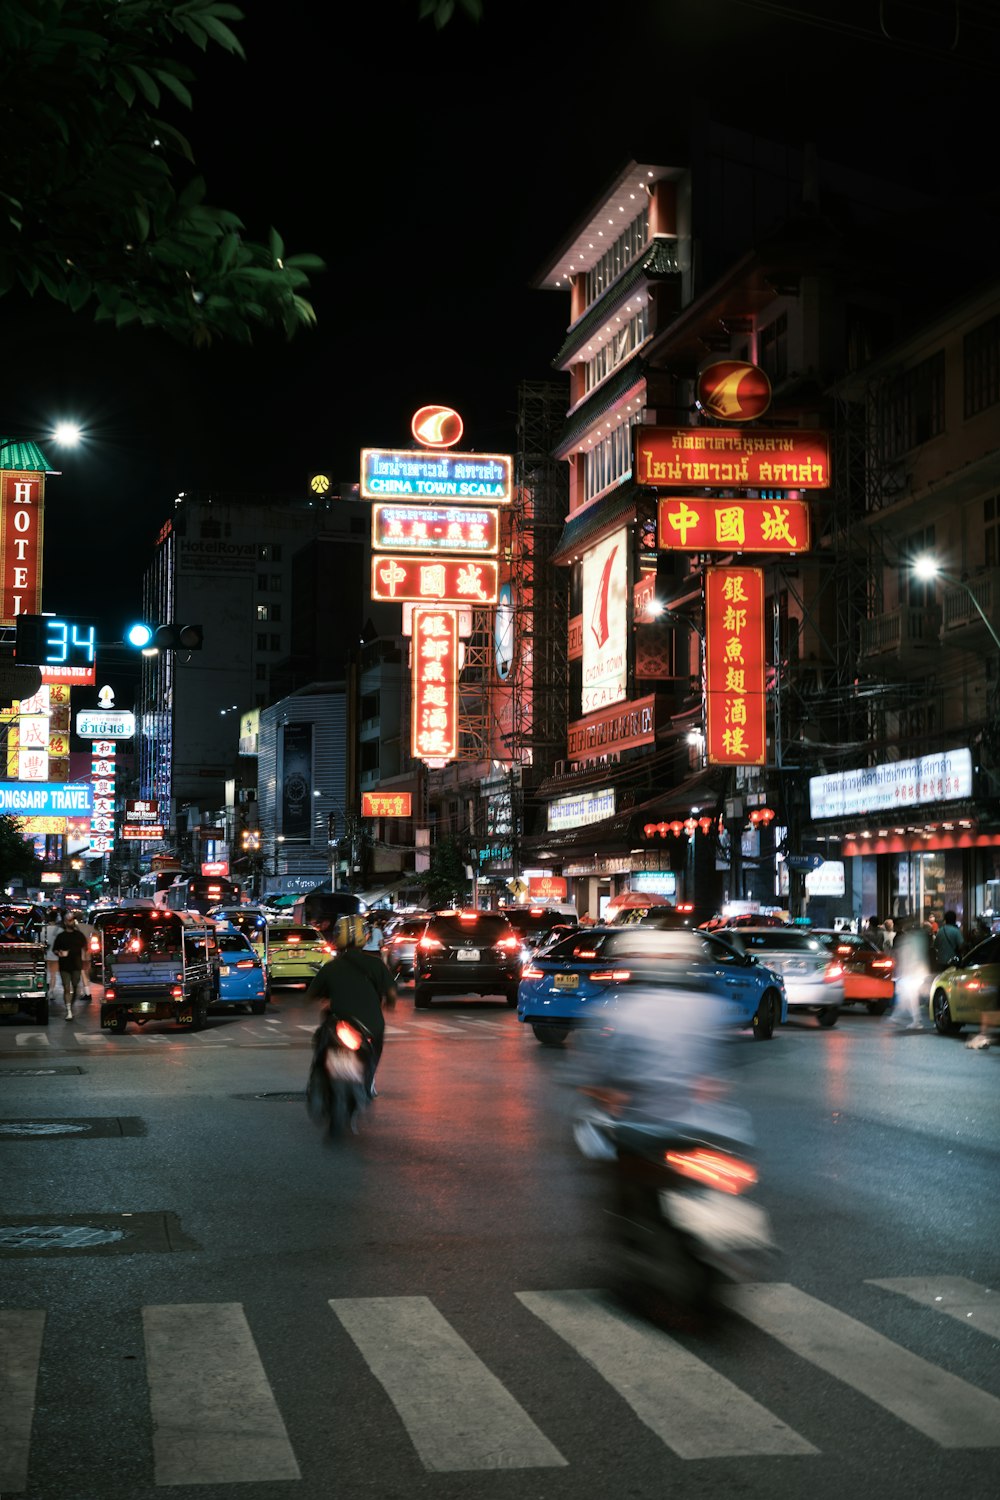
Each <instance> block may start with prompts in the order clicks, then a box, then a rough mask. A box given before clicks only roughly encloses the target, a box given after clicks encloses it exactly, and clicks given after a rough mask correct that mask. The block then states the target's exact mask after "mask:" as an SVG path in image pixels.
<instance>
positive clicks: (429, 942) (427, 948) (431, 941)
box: [417, 937, 444, 953]
mask: <svg viewBox="0 0 1000 1500" xmlns="http://www.w3.org/2000/svg"><path fill="white" fill-rule="evenodd" d="M417 947H418V948H422V949H423V951H424V952H425V953H430V952H431V951H432V950H435V949H440V948H443V947H444V943H442V942H441V940H440V939H439V938H432V937H422V938H421V939H420V942H419V943H418V944H417Z"/></svg>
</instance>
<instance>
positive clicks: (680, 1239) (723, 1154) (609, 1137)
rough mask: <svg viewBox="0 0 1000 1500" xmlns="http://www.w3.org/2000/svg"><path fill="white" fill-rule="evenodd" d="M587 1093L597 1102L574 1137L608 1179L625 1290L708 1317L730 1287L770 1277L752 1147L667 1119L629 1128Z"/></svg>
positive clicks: (769, 1239) (614, 1257) (766, 1224)
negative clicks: (755, 1193)
mask: <svg viewBox="0 0 1000 1500" xmlns="http://www.w3.org/2000/svg"><path fill="white" fill-rule="evenodd" d="M586 1092H587V1093H589V1094H590V1096H591V1099H592V1100H593V1101H594V1102H593V1103H592V1104H591V1105H590V1107H589V1108H587V1109H585V1110H583V1111H581V1112H580V1114H579V1115H578V1117H577V1119H576V1122H575V1125H574V1135H575V1138H576V1141H577V1145H578V1146H579V1148H580V1149H581V1150H582V1151H583V1153H584V1155H586V1156H588V1157H590V1158H591V1159H596V1160H598V1161H599V1162H600V1163H601V1170H602V1172H603V1173H604V1176H605V1184H604V1186H605V1188H606V1193H605V1206H604V1227H605V1230H606V1231H607V1233H608V1237H609V1240H610V1246H611V1271H612V1276H613V1279H614V1281H615V1282H616V1283H617V1285H618V1288H619V1290H621V1291H622V1292H623V1293H624V1294H625V1295H626V1296H627V1297H628V1298H630V1299H632V1300H634V1299H635V1297H636V1295H637V1294H639V1295H640V1296H641V1295H642V1294H647V1293H652V1294H654V1295H655V1296H657V1297H659V1298H662V1299H664V1300H665V1301H666V1302H667V1303H669V1304H670V1305H671V1307H673V1308H675V1309H678V1310H680V1311H681V1312H687V1313H693V1314H706V1313H709V1312H711V1311H712V1310H713V1309H714V1308H715V1307H716V1306H717V1305H718V1303H719V1301H720V1294H721V1292H722V1291H723V1289H724V1288H725V1287H726V1286H727V1285H729V1284H733V1283H737V1282H740V1281H746V1280H752V1279H756V1278H758V1277H760V1275H761V1274H762V1272H766V1270H767V1269H768V1267H769V1266H770V1265H771V1263H772V1262H773V1259H774V1256H775V1254H776V1247H775V1244H774V1239H773V1236H772V1233H771V1226H770V1221H769V1219H768V1215H767V1213H766V1211H765V1210H764V1209H763V1208H762V1207H761V1206H760V1204H758V1203H755V1202H753V1201H752V1198H751V1197H750V1195H751V1194H752V1192H753V1189H754V1188H755V1187H756V1185H757V1169H756V1166H755V1164H754V1162H753V1160H752V1158H751V1155H750V1152H749V1149H748V1148H747V1147H746V1145H745V1143H744V1142H743V1141H742V1140H741V1139H739V1138H737V1137H734V1136H731V1135H728V1134H714V1133H712V1132H710V1131H706V1130H698V1131H692V1130H690V1129H689V1128H687V1127H685V1126H679V1125H677V1124H676V1123H674V1122H671V1121H669V1120H663V1121H657V1122H649V1121H642V1122H634V1121H626V1120H623V1119H621V1118H618V1117H616V1115H615V1114H614V1113H613V1112H612V1111H613V1110H614V1108H615V1102H614V1100H613V1099H611V1100H608V1098H607V1097H606V1096H605V1097H604V1098H602V1097H601V1091H598V1090H592V1091H591V1090H587V1091H586ZM609 1103H610V1106H611V1107H610V1109H609V1108H608V1104H609Z"/></svg>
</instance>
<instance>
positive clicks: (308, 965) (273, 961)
mask: <svg viewBox="0 0 1000 1500" xmlns="http://www.w3.org/2000/svg"><path fill="white" fill-rule="evenodd" d="M334 951H335V950H334V948H333V945H332V944H331V943H328V942H327V941H326V939H325V938H324V937H323V935H322V933H320V932H317V931H316V928H315V927H292V926H288V927H285V926H270V925H269V926H268V929H267V978H268V983H269V985H271V986H272V987H273V986H274V985H279V984H301V985H307V984H308V983H309V981H310V980H311V979H312V977H313V975H314V974H318V973H319V971H320V969H321V968H322V967H323V965H324V964H328V963H329V962H330V960H331V958H332V957H333V955H334Z"/></svg>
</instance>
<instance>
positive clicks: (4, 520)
mask: <svg viewBox="0 0 1000 1500" xmlns="http://www.w3.org/2000/svg"><path fill="white" fill-rule="evenodd" d="M44 498H45V476H44V475H43V474H39V473H35V472H34V471H32V470H24V471H22V470H20V469H18V470H14V469H0V625H14V624H16V622H17V616H18V615H37V614H38V613H39V611H40V610H41V607H42V502H43V500H44ZM91 680H93V679H91Z"/></svg>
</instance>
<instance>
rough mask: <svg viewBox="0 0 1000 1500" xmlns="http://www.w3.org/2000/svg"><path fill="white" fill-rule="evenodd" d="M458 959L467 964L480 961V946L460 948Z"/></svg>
mask: <svg viewBox="0 0 1000 1500" xmlns="http://www.w3.org/2000/svg"><path fill="white" fill-rule="evenodd" d="M458 961H459V963H466V964H475V963H478V962H479V949H478V948H459V950H458Z"/></svg>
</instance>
